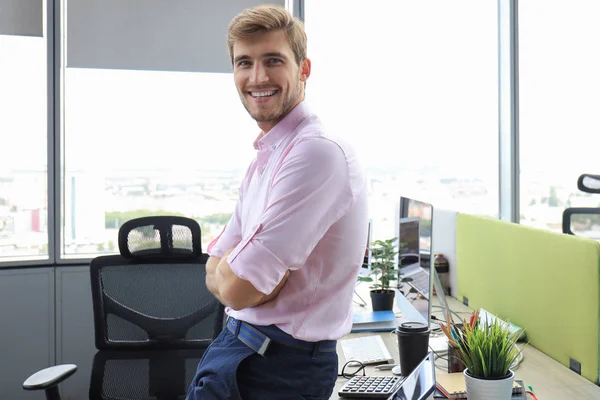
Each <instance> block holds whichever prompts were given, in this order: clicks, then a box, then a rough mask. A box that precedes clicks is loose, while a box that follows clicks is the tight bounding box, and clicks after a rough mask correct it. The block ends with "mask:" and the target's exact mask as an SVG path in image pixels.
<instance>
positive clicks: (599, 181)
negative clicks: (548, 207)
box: [562, 174, 600, 235]
mask: <svg viewBox="0 0 600 400" xmlns="http://www.w3.org/2000/svg"><path fill="white" fill-rule="evenodd" d="M577 188H578V189H579V190H581V191H582V192H585V193H600V175H590V174H583V175H580V176H579V178H578V179H577ZM593 214H600V207H571V208H567V209H566V210H565V211H563V219H562V231H563V233H566V234H569V235H575V233H573V230H572V229H571V227H572V226H573V225H572V224H573V223H579V224H582V223H585V224H590V223H591V222H592V221H594V219H595V220H597V221H600V217H596V218H594V217H591V216H590V215H593ZM581 215H587V217H581Z"/></svg>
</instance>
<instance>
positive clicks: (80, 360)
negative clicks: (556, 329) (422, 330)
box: [0, 297, 600, 400]
mask: <svg viewBox="0 0 600 400" xmlns="http://www.w3.org/2000/svg"><path fill="white" fill-rule="evenodd" d="M366 299H368V297H366ZM449 302H450V307H451V308H452V309H453V310H454V311H457V312H467V311H469V310H468V309H467V308H466V307H465V306H463V305H462V304H461V303H459V302H458V301H456V300H454V299H449ZM80 320H81V318H71V319H69V318H67V316H65V317H63V318H62V319H61V320H60V321H61V324H59V329H60V330H61V331H65V332H70V331H72V330H75V331H76V332H77V334H76V336H74V337H73V339H77V340H61V341H59V343H58V346H57V360H58V363H75V364H77V366H78V371H77V373H76V374H75V375H73V376H72V377H70V378H69V379H67V380H66V381H65V382H63V383H62V384H61V393H62V395H63V396H64V398H65V399H84V398H87V394H88V390H89V379H90V373H91V365H92V359H93V357H94V354H95V353H96V349H95V347H94V341H93V335H94V334H93V330H92V325H91V323H92V322H91V321H89V323H88V324H83V323H82V322H81V321H80ZM77 324H80V325H82V327H81V329H78V330H76V329H75V328H77V326H75V325H77ZM368 334H369V333H360V334H350V335H348V336H347V337H355V336H359V335H368ZM59 337H61V336H60V335H59ZM382 337H383V339H384V342H385V343H386V345H387V347H388V349H389V350H390V353H391V354H392V356H393V357H394V358H395V360H396V362H398V350H397V344H396V340H395V337H394V336H392V335H390V334H389V333H384V334H382ZM338 355H339V365H340V368H341V367H342V366H343V365H344V363H345V359H344V356H343V352H342V351H341V346H340V345H339V343H338ZM436 364H437V365H439V366H444V365H443V364H444V362H443V361H442V360H439V361H437V362H436ZM444 367H445V366H444ZM445 371H446V370H445V368H444V369H441V368H436V374H440V373H446V372H445ZM33 372H34V371H32V373H33ZM366 373H367V375H391V372H389V371H376V370H375V369H374V367H367V369H366ZM515 373H516V378H517V379H522V380H523V381H524V382H525V384H526V385H531V386H533V388H534V389H535V393H536V394H537V396H538V398H539V400H566V399H569V400H573V399H575V400H576V399H582V400H583V399H585V400H593V399H598V400H600V387H598V386H596V385H594V384H593V383H591V382H589V381H587V380H586V379H584V378H583V377H581V376H579V375H577V374H576V373H574V372H572V371H571V370H569V369H568V368H566V367H564V366H563V365H561V364H559V363H558V362H556V361H554V360H553V359H551V358H550V357H548V356H546V355H545V354H543V353H541V352H540V351H538V350H536V349H534V348H533V347H531V346H527V347H526V348H525V350H524V360H523V362H522V363H521V365H520V366H519V368H518V369H517V370H516V371H515ZM25 378H26V377H24V378H23V380H24V379H25ZM345 382H346V379H344V378H338V381H337V384H336V387H335V390H334V393H333V396H332V397H331V398H332V399H338V398H339V397H338V396H337V392H338V391H339V389H340V388H341V387H342V386H343V384H344V383H345ZM21 383H22V380H21V381H19V382H16V383H15V382H11V386H15V385H17V386H19V387H20V384H21ZM0 387H3V382H2V381H1V380H0ZM21 395H22V397H21ZM40 395H41V396H42V397H43V394H41V393H33V392H24V391H20V392H19V397H18V398H22V399H32V400H35V399H39V398H40Z"/></svg>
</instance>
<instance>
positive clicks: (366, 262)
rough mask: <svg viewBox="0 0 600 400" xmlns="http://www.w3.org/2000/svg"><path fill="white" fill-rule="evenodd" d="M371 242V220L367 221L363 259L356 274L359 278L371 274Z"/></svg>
mask: <svg viewBox="0 0 600 400" xmlns="http://www.w3.org/2000/svg"><path fill="white" fill-rule="evenodd" d="M371 240H373V220H372V219H370V220H369V227H368V228H367V245H366V247H365V257H364V258H363V263H362V267H361V268H360V271H359V273H358V275H359V276H369V275H370V274H371V257H372V251H371Z"/></svg>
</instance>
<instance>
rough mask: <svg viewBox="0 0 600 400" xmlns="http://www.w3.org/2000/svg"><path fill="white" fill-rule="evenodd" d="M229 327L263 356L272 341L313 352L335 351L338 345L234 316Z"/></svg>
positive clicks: (333, 341)
mask: <svg viewBox="0 0 600 400" xmlns="http://www.w3.org/2000/svg"><path fill="white" fill-rule="evenodd" d="M227 329H229V332H231V333H232V334H233V335H235V336H236V337H237V338H238V339H239V340H240V341H241V342H242V343H244V344H245V345H246V346H248V347H250V348H251V349H252V350H254V351H255V352H257V353H258V354H260V355H261V356H264V354H265V352H266V351H267V349H268V348H269V345H270V344H271V342H275V343H279V344H283V345H285V346H290V347H295V348H297V349H301V350H306V351H308V352H312V353H313V354H316V353H331V352H335V351H336V346H337V341H335V340H321V341H320V342H306V341H304V340H300V339H296V338H294V337H292V336H290V335H288V334H287V333H285V332H283V331H281V330H280V329H279V328H277V327H275V326H274V325H271V326H261V327H257V326H255V325H252V324H249V323H247V322H244V321H240V320H239V319H235V318H233V317H227Z"/></svg>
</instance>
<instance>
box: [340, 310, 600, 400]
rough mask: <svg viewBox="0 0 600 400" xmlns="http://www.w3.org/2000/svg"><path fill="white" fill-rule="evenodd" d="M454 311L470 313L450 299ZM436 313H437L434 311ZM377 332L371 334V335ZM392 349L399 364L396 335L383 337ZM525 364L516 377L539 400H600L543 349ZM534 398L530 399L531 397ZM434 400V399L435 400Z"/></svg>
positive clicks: (527, 351)
mask: <svg viewBox="0 0 600 400" xmlns="http://www.w3.org/2000/svg"><path fill="white" fill-rule="evenodd" d="M448 303H449V306H450V308H451V309H452V310H453V311H457V312H468V311H470V310H469V309H468V308H467V307H465V306H464V305H463V304H462V303H460V302H458V301H457V300H455V299H448ZM434 314H435V312H434ZM372 334H374V333H371V335H372ZM365 335H369V333H353V334H350V335H348V336H346V338H351V337H358V336H365ZM381 336H382V338H383V340H384V342H385V344H386V346H387V347H388V350H389V351H390V353H391V354H392V356H393V357H394V361H395V362H396V363H398V344H397V342H396V338H395V336H393V335H392V334H390V333H382V334H381ZM337 352H338V355H339V365H340V370H341V367H342V366H343V365H344V363H345V362H346V360H345V359H344V353H343V352H342V349H341V346H340V344H339V342H338V349H337ZM523 355H524V358H523V361H522V362H521V364H520V365H519V367H518V368H517V369H516V370H515V378H516V379H522V380H523V381H524V383H525V385H526V386H532V387H533V389H534V391H535V394H536V396H537V397H538V399H539V400H566V399H569V400H575V399H581V400H584V399H585V400H593V399H598V400H600V387H599V386H597V385H595V384H593V383H592V382H590V381H588V380H587V379H585V378H583V377H582V376H580V375H578V374H576V373H575V372H573V371H571V370H570V369H568V368H567V367H565V366H563V365H561V364H559V363H558V362H557V361H555V360H553V359H552V358H550V357H548V356H547V355H545V354H544V353H542V352H540V351H539V350H537V349H535V348H533V347H532V346H530V345H528V346H525V348H524V351H523ZM435 373H436V374H445V373H447V371H446V364H445V362H444V361H443V360H436V369H435ZM366 374H367V375H373V376H389V375H392V373H391V372H389V371H377V370H375V368H374V367H372V366H369V367H367V368H366ZM346 382H347V379H345V378H342V377H340V378H338V381H337V383H336V387H335V390H334V393H333V396H332V397H331V398H332V399H339V398H340V397H338V396H337V393H338V391H339V389H340V388H341V387H342V386H343V385H344V383H346ZM528 398H530V397H528ZM431 399H433V396H432V397H431Z"/></svg>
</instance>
